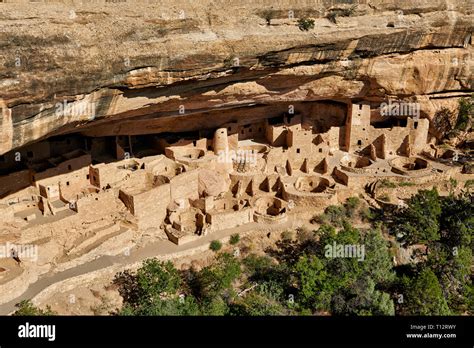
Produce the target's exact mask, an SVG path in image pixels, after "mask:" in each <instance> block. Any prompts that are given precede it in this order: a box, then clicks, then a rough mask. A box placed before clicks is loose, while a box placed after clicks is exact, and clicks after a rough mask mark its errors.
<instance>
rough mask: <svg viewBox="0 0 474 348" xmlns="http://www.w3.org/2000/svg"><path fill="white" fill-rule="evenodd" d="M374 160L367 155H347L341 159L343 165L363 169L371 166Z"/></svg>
mask: <svg viewBox="0 0 474 348" xmlns="http://www.w3.org/2000/svg"><path fill="white" fill-rule="evenodd" d="M371 164H372V161H371V160H370V158H369V157H366V156H356V155H345V156H344V157H343V158H342V159H341V166H342V167H347V168H354V169H362V168H366V167H368V166H370V165H371Z"/></svg>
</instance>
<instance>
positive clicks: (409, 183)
mask: <svg viewBox="0 0 474 348" xmlns="http://www.w3.org/2000/svg"><path fill="white" fill-rule="evenodd" d="M415 185H416V184H415V183H414V182H409V181H402V182H399V183H398V186H400V187H404V186H415Z"/></svg>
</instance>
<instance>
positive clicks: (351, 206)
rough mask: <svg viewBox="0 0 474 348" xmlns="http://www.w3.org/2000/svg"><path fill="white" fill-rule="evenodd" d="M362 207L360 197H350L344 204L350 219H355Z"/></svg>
mask: <svg viewBox="0 0 474 348" xmlns="http://www.w3.org/2000/svg"><path fill="white" fill-rule="evenodd" d="M359 206H360V199H359V198H358V197H349V198H348V199H347V200H346V203H345V204H344V208H345V209H346V215H347V216H348V217H353V216H354V213H355V211H356V210H357V208H359Z"/></svg>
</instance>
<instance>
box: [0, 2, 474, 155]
mask: <svg viewBox="0 0 474 348" xmlns="http://www.w3.org/2000/svg"><path fill="white" fill-rule="evenodd" d="M349 2H350V1H323V0H321V1H316V2H315V1H298V2H294V1H289V0H281V1H278V2H273V1H255V0H252V1H250V0H248V1H247V0H246V1H239V2H229V1H210V0H208V1H199V2H190V1H184V0H166V1H161V2H160V4H153V3H152V2H151V1H140V0H135V1H126V2H123V3H122V2H116V3H114V2H105V1H96V2H89V1H86V0H84V1H63V2H60V1H58V2H57V3H56V2H55V3H48V4H43V3H35V4H34V5H33V4H29V3H27V2H26V1H6V3H2V4H0V52H1V54H0V107H1V110H2V113H1V118H0V154H3V153H6V152H8V151H10V150H12V149H15V148H18V147H21V146H23V145H26V144H29V143H32V142H34V141H37V140H39V139H44V138H47V137H50V136H52V135H58V134H64V133H71V132H82V133H83V134H85V135H91V136H102V135H115V134H150V133H160V132H179V131H192V130H197V129H202V128H206V127H209V128H212V127H218V126H219V125H221V124H223V123H225V122H227V121H228V120H229V117H230V116H229V115H232V118H233V119H235V118H237V119H238V118H239V117H249V116H248V115H249V110H251V109H249V108H246V107H245V106H270V105H276V104H279V105H282V104H290V103H294V102H304V101H316V100H335V101H340V102H347V101H349V100H354V99H356V100H358V101H369V102H371V103H381V102H383V101H384V100H387V99H389V98H393V99H397V98H410V99H411V100H413V101H417V102H418V103H420V105H421V115H422V117H428V118H430V119H432V118H433V117H434V116H435V114H436V111H437V110H440V109H441V108H443V107H448V108H450V109H454V108H455V107H456V105H457V103H456V101H457V99H458V98H459V97H461V96H464V95H467V94H469V93H472V90H473V74H472V71H473V70H474V69H473V65H474V63H473V48H472V31H473V23H474V20H473V19H474V15H473V12H472V11H473V10H472V7H469V2H468V1H465V0H458V1H456V0H451V1H445V0H443V1H442V0H429V1H428V0H418V1H417V0H415V1H408V0H406V1H404V0H402V1H395V0H383V1H382V0H380V1H369V0H367V1H359V2H357V1H352V3H353V4H352V5H351V4H347V3H349ZM295 3H297V4H295ZM315 3H316V5H315ZM355 5H357V6H355ZM334 10H343V11H342V12H341V11H339V12H338V13H346V15H338V16H337V17H336V18H335V19H334V20H332V21H331V20H329V19H328V17H331V16H329V15H328V14H330V13H331V12H334ZM344 10H345V12H344ZM300 17H311V18H313V19H314V20H315V25H314V29H311V30H308V31H303V30H300V29H299V28H298V24H297V19H298V18H300ZM255 117H257V116H255Z"/></svg>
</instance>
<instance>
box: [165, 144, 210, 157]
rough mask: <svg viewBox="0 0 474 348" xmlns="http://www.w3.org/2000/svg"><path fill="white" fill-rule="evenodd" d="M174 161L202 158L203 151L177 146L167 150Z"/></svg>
mask: <svg viewBox="0 0 474 348" xmlns="http://www.w3.org/2000/svg"><path fill="white" fill-rule="evenodd" d="M167 150H168V151H170V153H171V154H172V156H173V158H175V159H185V160H197V159H200V158H202V157H204V150H203V149H197V148H195V147H186V146H177V147H172V148H167Z"/></svg>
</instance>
